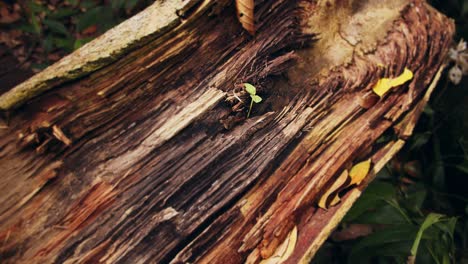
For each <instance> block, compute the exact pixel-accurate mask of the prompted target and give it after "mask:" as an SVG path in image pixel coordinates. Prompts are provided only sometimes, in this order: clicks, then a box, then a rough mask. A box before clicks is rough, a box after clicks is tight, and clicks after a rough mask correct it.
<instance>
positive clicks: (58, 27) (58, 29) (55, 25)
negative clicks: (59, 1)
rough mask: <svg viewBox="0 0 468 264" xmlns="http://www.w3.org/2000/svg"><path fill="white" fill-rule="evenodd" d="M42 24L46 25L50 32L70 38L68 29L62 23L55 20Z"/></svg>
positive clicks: (46, 20) (45, 20)
mask: <svg viewBox="0 0 468 264" xmlns="http://www.w3.org/2000/svg"><path fill="white" fill-rule="evenodd" d="M42 23H44V25H46V26H47V27H48V28H49V30H50V31H52V32H55V33H59V34H62V35H64V36H70V33H69V32H68V29H67V28H66V27H65V25H64V24H63V23H62V22H60V21H57V20H53V19H44V21H43V22H42Z"/></svg>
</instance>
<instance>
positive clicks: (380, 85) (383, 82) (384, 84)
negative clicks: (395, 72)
mask: <svg viewBox="0 0 468 264" xmlns="http://www.w3.org/2000/svg"><path fill="white" fill-rule="evenodd" d="M411 79H413V72H412V71H410V70H409V69H408V68H405V70H404V71H403V73H402V74H401V75H400V76H398V77H396V78H392V79H390V78H382V79H380V80H379V81H378V82H377V83H376V84H375V86H374V88H372V90H373V91H374V93H375V94H377V95H378V96H380V97H382V96H383V95H384V94H386V93H387V92H388V91H390V89H392V88H393V87H397V86H400V85H402V84H404V83H406V82H407V81H409V80H411Z"/></svg>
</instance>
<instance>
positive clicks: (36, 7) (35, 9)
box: [27, 1, 47, 13]
mask: <svg viewBox="0 0 468 264" xmlns="http://www.w3.org/2000/svg"><path fill="white" fill-rule="evenodd" d="M27 6H28V8H29V10H30V11H31V12H32V13H40V12H46V11H47V7H46V6H43V5H41V4H38V3H36V1H27Z"/></svg>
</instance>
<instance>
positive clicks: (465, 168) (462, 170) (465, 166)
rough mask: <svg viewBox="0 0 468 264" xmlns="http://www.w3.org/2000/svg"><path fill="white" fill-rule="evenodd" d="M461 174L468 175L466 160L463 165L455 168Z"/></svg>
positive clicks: (467, 162)
mask: <svg viewBox="0 0 468 264" xmlns="http://www.w3.org/2000/svg"><path fill="white" fill-rule="evenodd" d="M455 167H456V168H457V169H459V170H460V171H461V172H463V173H466V174H468V160H464V161H463V162H462V163H460V164H458V165H457V166H455Z"/></svg>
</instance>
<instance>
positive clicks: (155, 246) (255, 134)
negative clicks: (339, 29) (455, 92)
mask: <svg viewBox="0 0 468 264" xmlns="http://www.w3.org/2000/svg"><path fill="white" fill-rule="evenodd" d="M208 2H210V1H208ZM220 3H221V2H220ZM223 3H224V2H223ZM320 3H321V2H320V1H319V2H318V3H317V2H314V1H290V0H281V1H267V0H264V1H257V2H256V12H255V14H256V16H258V25H257V35H256V36H255V37H252V36H250V35H249V34H248V33H247V32H245V31H244V30H243V29H242V27H241V25H240V24H239V23H238V21H237V18H236V15H235V8H234V3H230V2H228V1H226V3H225V4H226V6H223V8H219V6H216V5H213V6H210V8H208V9H206V10H205V9H203V10H204V11H203V12H201V13H199V12H197V11H193V10H191V11H190V12H189V11H187V12H185V13H184V17H186V18H187V19H190V16H191V15H194V16H195V17H192V19H193V21H191V23H187V24H184V25H183V26H181V27H177V28H175V29H173V30H172V31H170V32H168V33H166V34H165V35H163V36H161V37H159V38H156V39H155V40H153V41H150V42H149V43H147V44H146V45H144V46H142V47H140V48H138V49H136V50H134V51H132V52H130V53H129V54H127V55H126V56H124V57H122V58H121V59H119V60H117V61H116V62H114V63H112V64H109V65H108V66H106V67H104V68H102V69H100V70H98V71H96V72H93V73H91V74H89V75H87V76H85V77H82V78H80V79H77V80H74V81H71V82H68V83H64V84H61V85H60V86H59V87H55V88H54V89H52V90H49V91H48V92H46V93H44V94H42V95H40V96H38V97H36V98H35V99H33V100H32V101H30V102H29V103H28V104H26V105H24V106H22V107H21V108H19V109H17V110H16V111H14V112H13V113H12V117H11V120H10V126H9V127H8V128H6V129H1V130H0V171H2V174H3V175H2V178H1V179H0V188H1V189H2V193H1V194H0V202H1V204H2V206H1V207H0V257H1V259H2V260H5V261H6V262H7V263H8V262H18V263H75V262H79V263H81V262H83V263H98V262H105V263H137V262H142V263H145V262H152V263H168V262H173V263H186V262H190V263H192V262H200V263H222V262H225V263H242V262H246V261H248V262H256V263H257V262H260V261H261V260H263V259H267V258H269V257H271V256H272V255H273V254H274V252H275V250H276V249H277V248H278V246H279V245H280V244H281V243H282V242H283V241H284V240H285V239H286V238H287V236H288V234H289V233H290V231H291V230H292V229H293V228H294V227H297V229H298V241H297V244H296V246H295V248H294V251H293V254H292V255H291V256H290V257H289V259H288V262H289V263H297V262H300V261H307V260H308V259H309V258H310V257H311V256H310V255H313V252H314V249H312V248H311V247H317V246H318V245H320V241H323V239H325V237H326V236H327V234H328V233H329V230H330V229H332V228H333V227H334V226H333V225H331V224H330V223H335V225H336V221H339V218H340V215H342V214H344V213H345V212H346V210H347V209H349V206H350V205H351V204H352V202H353V201H354V200H355V199H356V198H357V197H358V196H359V192H360V190H362V189H363V188H364V186H365V184H363V185H361V186H358V188H355V189H353V190H352V191H350V192H349V193H347V194H346V196H345V198H344V199H343V201H342V203H341V204H340V205H339V206H337V207H333V208H331V209H330V210H329V211H324V210H322V209H317V207H316V200H317V198H318V197H319V196H320V194H322V193H323V192H324V191H325V190H326V188H327V186H330V185H331V184H332V182H333V181H334V179H335V178H336V177H337V176H338V175H339V174H340V173H341V172H342V171H343V170H344V169H347V168H350V166H352V164H353V163H356V162H358V161H361V160H363V159H366V158H372V162H373V166H374V169H375V170H378V168H379V166H381V164H384V163H385V162H386V161H387V160H388V158H389V157H390V156H392V155H394V153H395V152H396V150H397V149H398V147H399V146H401V144H402V142H403V141H395V142H388V145H387V146H386V147H383V146H379V145H375V144H374V142H375V141H376V140H377V139H378V138H379V137H380V136H381V135H382V134H383V133H384V132H386V131H391V130H392V129H393V127H394V126H397V127H400V128H403V130H404V129H405V128H408V127H411V124H413V123H414V122H415V120H416V119H417V116H418V110H417V109H421V108H420V107H421V104H420V103H419V102H424V100H423V98H424V94H425V93H426V89H427V87H428V86H429V84H430V83H431V82H432V81H433V77H434V75H435V73H436V72H437V70H438V69H439V68H440V66H441V65H442V62H443V58H444V56H445V54H446V52H447V50H448V47H449V45H450V43H451V37H452V34H453V31H454V27H453V23H452V22H450V21H449V20H448V19H447V18H445V17H443V16H442V15H440V14H439V13H437V12H436V11H435V10H433V9H432V8H430V7H429V6H427V5H426V4H425V2H423V1H419V0H417V1H412V2H411V3H410V4H408V5H405V6H406V7H405V8H404V9H403V10H402V11H401V13H400V15H399V16H398V17H397V19H396V20H395V21H393V22H392V23H391V26H390V27H389V29H388V32H386V33H385V34H384V35H385V37H384V38H382V39H379V41H378V42H377V43H376V45H375V48H373V49H369V50H366V51H364V52H359V50H358V49H356V52H355V53H353V54H352V56H351V58H350V61H348V62H346V63H343V64H340V65H336V66H334V67H332V68H330V69H329V68H327V67H325V66H324V69H322V70H323V71H322V70H318V68H320V65H315V64H313V63H311V62H310V61H311V59H310V57H308V56H311V54H316V53H313V47H314V45H315V44H314V43H315V41H319V40H317V39H318V38H320V36H321V35H320V34H319V35H315V34H313V33H305V32H309V31H311V30H310V28H309V30H308V31H306V30H304V27H306V25H305V24H306V23H305V21H306V20H307V19H308V17H309V16H311V15H312V14H314V12H324V11H323V10H322V9H321V8H322V7H321V5H320ZM322 4H323V3H322ZM335 4H336V3H335ZM339 5H344V3H341V2H340V1H338V4H337V6H339ZM194 6H195V7H196V6H197V5H196V4H194ZM202 6H203V5H202ZM208 6H209V5H208ZM337 6H335V7H337ZM352 6H354V8H357V7H356V6H355V5H352ZM192 12H193V13H192ZM184 19H185V18H184ZM311 28H312V31H314V30H315V31H316V32H317V33H319V32H320V28H313V27H311ZM322 37H325V35H322ZM317 43H318V45H320V42H317ZM309 47H312V48H309ZM311 50H312V51H311ZM379 65H383V67H382V66H379ZM405 67H408V68H409V69H411V70H412V71H413V72H414V74H415V76H414V79H413V80H412V81H411V82H409V83H407V84H405V85H403V86H401V87H399V88H398V89H395V90H394V91H392V92H391V93H389V94H388V95H386V96H384V97H383V98H382V99H381V100H379V101H377V102H372V103H369V104H366V105H365V106H363V105H362V102H363V101H362V100H366V99H365V98H364V97H366V96H367V94H368V93H369V92H370V91H371V89H372V86H373V85H374V84H375V83H376V81H377V80H378V79H379V78H381V77H382V76H396V75H398V74H400V73H401V72H402V71H403V69H404V68H405ZM293 76H296V77H293ZM298 76H299V77H298ZM242 82H250V83H253V84H255V85H256V86H257V88H258V94H259V95H261V96H262V97H263V99H264V101H263V102H262V103H261V104H258V105H255V106H254V109H253V115H252V117H251V118H249V119H246V118H245V116H246V112H247V107H248V105H245V103H244V104H242V103H241V104H239V103H238V102H237V101H236V100H237V99H233V96H234V95H233V91H234V90H236V94H237V95H238V96H240V97H241V99H242V100H244V101H245V102H248V101H247V100H248V96H247V95H246V93H245V92H243V91H242V89H239V88H238V87H239V85H240V84H241V83H242ZM363 98H364V99H363ZM415 109H416V110H415ZM405 118H406V121H407V120H411V121H407V122H406V123H405V122H400V121H401V120H403V119H405ZM399 123H400V124H399ZM397 124H399V125H397ZM411 130H412V128H411V129H409V128H408V129H406V130H405V131H411ZM371 177H372V175H369V178H368V179H367V181H366V182H368V181H370V179H371ZM327 230H328V231H327ZM327 232H328V233H327Z"/></svg>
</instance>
